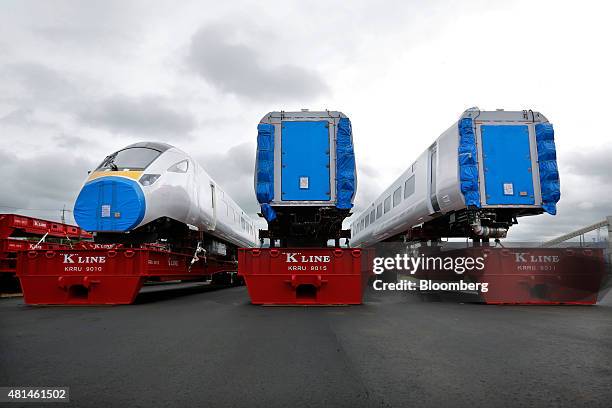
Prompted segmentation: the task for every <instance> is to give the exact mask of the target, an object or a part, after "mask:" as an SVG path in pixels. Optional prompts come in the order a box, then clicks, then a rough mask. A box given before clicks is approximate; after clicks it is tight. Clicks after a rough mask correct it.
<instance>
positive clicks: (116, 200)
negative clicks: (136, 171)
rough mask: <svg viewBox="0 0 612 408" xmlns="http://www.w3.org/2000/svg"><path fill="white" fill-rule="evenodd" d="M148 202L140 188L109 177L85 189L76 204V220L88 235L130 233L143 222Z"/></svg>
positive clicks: (124, 179) (121, 179)
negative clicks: (88, 232)
mask: <svg viewBox="0 0 612 408" xmlns="http://www.w3.org/2000/svg"><path fill="white" fill-rule="evenodd" d="M146 207H147V205H146V200H145V196H144V193H143V191H142V189H141V188H140V185H139V184H138V183H137V182H136V181H135V180H131V179H129V178H125V177H117V176H106V177H101V178H98V179H95V180H93V181H90V182H88V183H87V184H85V185H84V186H83V188H82V189H81V192H80V193H79V196H78V197H77V199H76V201H75V203H74V219H75V220H76V222H77V224H79V227H81V228H83V229H84V230H85V231H91V232H95V231H121V232H124V231H130V230H132V229H133V228H135V227H136V226H137V225H138V224H140V222H141V221H142V219H143V217H144V215H145V211H146Z"/></svg>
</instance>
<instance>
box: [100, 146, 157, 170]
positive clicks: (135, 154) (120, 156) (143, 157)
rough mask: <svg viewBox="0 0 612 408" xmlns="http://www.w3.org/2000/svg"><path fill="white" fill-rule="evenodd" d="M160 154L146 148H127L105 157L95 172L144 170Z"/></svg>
mask: <svg viewBox="0 0 612 408" xmlns="http://www.w3.org/2000/svg"><path fill="white" fill-rule="evenodd" d="M160 154H161V152H160V151H159V150H155V149H150V148H148V147H129V148H127V149H123V150H119V151H118V152H116V153H113V154H111V155H110V156H107V157H106V158H105V159H104V161H102V163H101V164H100V166H98V168H97V169H96V170H144V169H146V168H147V167H148V166H149V164H151V163H152V162H153V160H155V159H157V157H158V156H159V155H160Z"/></svg>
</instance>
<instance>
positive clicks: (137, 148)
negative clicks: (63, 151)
mask: <svg viewBox="0 0 612 408" xmlns="http://www.w3.org/2000/svg"><path fill="white" fill-rule="evenodd" d="M74 217H75V220H76V222H77V223H78V224H79V226H80V227H81V228H83V229H84V230H86V231H90V232H93V233H94V236H95V237H96V240H98V241H99V242H104V241H106V242H123V241H129V242H151V241H155V240H157V239H159V238H170V239H172V238H173V237H175V236H180V235H181V234H185V232H186V231H187V232H188V231H200V232H202V233H203V234H205V235H207V236H210V237H215V238H217V239H218V240H219V241H221V243H223V244H225V243H228V244H231V245H233V246H237V247H252V246H255V245H256V243H257V231H256V228H255V227H254V224H253V221H252V220H251V219H250V218H249V217H248V216H247V214H246V213H245V212H244V210H242V209H241V208H240V207H239V206H238V205H237V204H236V203H235V202H234V200H232V198H231V197H230V196H229V195H228V194H227V193H226V192H224V191H223V189H221V187H219V185H218V184H217V183H216V182H215V181H214V180H213V179H212V178H211V177H210V176H209V175H208V174H207V173H206V171H205V170H204V169H203V168H202V167H201V166H200V165H199V164H198V163H197V162H196V161H195V160H193V159H192V158H191V157H190V156H189V155H188V154H187V153H185V152H183V151H182V150H180V149H177V148H176V147H173V146H171V145H168V144H165V143H154V142H142V143H136V144H133V145H130V146H127V147H126V148H124V149H121V150H119V151H117V152H115V153H113V154H111V155H109V156H107V157H106V158H105V159H104V160H103V161H102V163H101V164H100V165H99V166H98V167H97V168H96V169H95V170H94V171H93V172H91V173H90V174H89V177H88V178H87V179H86V181H85V183H84V185H83V187H82V188H81V191H80V193H79V195H78V198H77V199H76V202H75V206H74Z"/></svg>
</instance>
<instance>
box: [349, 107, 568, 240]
mask: <svg viewBox="0 0 612 408" xmlns="http://www.w3.org/2000/svg"><path fill="white" fill-rule="evenodd" d="M559 197H560V189H559V173H558V170H557V162H556V152H555V144H554V131H553V128H552V125H551V124H550V123H549V122H548V120H547V119H546V118H545V117H544V115H542V114H540V113H539V112H533V111H531V110H529V111H515V112H511V111H503V110H496V111H480V110H479V109H478V108H472V109H468V110H467V111H465V112H464V113H463V114H462V115H461V117H460V119H459V121H457V122H456V123H454V124H453V125H452V126H451V127H450V128H449V129H448V130H447V131H446V132H444V133H443V134H442V135H440V137H439V138H438V139H437V140H436V141H435V142H434V143H433V144H432V145H431V146H430V147H429V148H428V149H427V150H426V151H425V152H423V153H422V154H421V155H420V156H419V157H418V158H417V160H416V161H415V162H414V163H413V164H412V165H410V166H409V167H408V169H407V170H406V171H405V172H404V173H403V174H402V175H401V176H400V177H399V178H398V179H397V180H395V182H393V183H392V184H391V186H389V187H388V188H387V189H386V190H385V191H384V192H383V194H382V195H381V196H380V197H378V198H377V199H376V200H375V201H374V202H372V203H371V204H370V205H369V206H368V208H367V209H366V210H365V211H364V212H362V213H361V214H360V215H359V216H357V217H355V220H354V221H353V222H352V223H351V234H352V239H351V244H352V245H353V246H368V245H373V244H375V243H377V242H381V241H387V240H395V239H398V238H401V239H405V240H419V239H421V240H424V239H439V238H442V237H468V238H472V239H476V240H479V239H483V240H488V239H489V238H503V237H505V236H506V233H507V231H508V228H509V227H510V226H511V225H513V224H516V223H517V218H518V217H520V216H528V215H537V214H541V213H543V212H548V213H550V214H553V215H554V214H556V203H557V202H558V200H559Z"/></svg>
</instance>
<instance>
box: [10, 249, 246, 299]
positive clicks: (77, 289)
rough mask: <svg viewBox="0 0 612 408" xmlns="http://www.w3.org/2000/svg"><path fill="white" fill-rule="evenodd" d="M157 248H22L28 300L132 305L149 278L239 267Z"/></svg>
mask: <svg viewBox="0 0 612 408" xmlns="http://www.w3.org/2000/svg"><path fill="white" fill-rule="evenodd" d="M191 259H192V257H191V256H190V255H186V254H180V253H175V252H168V251H164V250H161V249H154V248H141V249H130V248H110V249H109V248H94V249H58V250H30V251H22V252H20V253H19V255H18V261H17V276H18V277H19V280H20V282H21V287H22V289H23V295H24V301H25V303H27V304H64V305H94V304H100V305H101V304H106V305H115V304H130V303H133V302H134V300H135V298H136V295H137V294H138V292H139V290H140V289H141V287H142V285H143V283H144V282H145V281H147V280H156V281H159V280H193V279H198V278H202V277H203V276H208V275H213V274H215V273H220V272H231V271H236V262H232V261H223V260H216V259H211V258H209V259H208V260H206V261H204V260H200V261H198V262H196V263H195V264H194V265H193V266H192V267H190V263H191Z"/></svg>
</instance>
